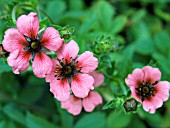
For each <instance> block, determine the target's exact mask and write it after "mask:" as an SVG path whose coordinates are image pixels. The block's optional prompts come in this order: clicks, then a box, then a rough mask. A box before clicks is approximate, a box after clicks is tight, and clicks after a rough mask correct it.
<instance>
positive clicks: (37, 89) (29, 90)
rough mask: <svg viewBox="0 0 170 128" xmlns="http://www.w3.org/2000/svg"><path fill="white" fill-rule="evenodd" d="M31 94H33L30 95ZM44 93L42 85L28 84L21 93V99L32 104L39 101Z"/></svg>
mask: <svg viewBox="0 0 170 128" xmlns="http://www.w3.org/2000/svg"><path fill="white" fill-rule="evenodd" d="M30 94H31V96H30ZM42 95H43V88H42V85H32V86H30V85H29V86H26V87H25V88H24V89H23V90H22V92H21V94H20V95H19V97H20V99H19V100H20V101H22V102H24V103H26V104H32V103H35V102H36V101H38V100H39V99H40V98H41V97H42Z"/></svg>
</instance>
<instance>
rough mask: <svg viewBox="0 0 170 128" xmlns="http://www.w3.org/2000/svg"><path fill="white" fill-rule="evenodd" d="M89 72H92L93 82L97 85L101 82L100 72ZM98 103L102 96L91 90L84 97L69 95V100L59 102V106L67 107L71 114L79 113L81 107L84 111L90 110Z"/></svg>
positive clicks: (100, 101) (102, 79)
mask: <svg viewBox="0 0 170 128" xmlns="http://www.w3.org/2000/svg"><path fill="white" fill-rule="evenodd" d="M90 74H93V78H94V80H95V83H97V86H99V85H101V84H102V83H103V81H104V76H103V74H102V73H99V72H97V71H94V72H92V73H90ZM94 86H96V85H94ZM99 104H102V97H101V96H100V94H98V93H97V92H92V91H91V92H89V94H88V96H87V97H85V98H78V97H76V96H74V95H71V96H70V99H69V100H67V101H66V102H61V107H62V108H65V109H67V111H68V112H69V113H71V114H73V115H78V114H80V112H81V110H82V108H83V107H84V109H85V111H86V112H92V111H93V110H94V108H95V107H96V106H97V105H99Z"/></svg>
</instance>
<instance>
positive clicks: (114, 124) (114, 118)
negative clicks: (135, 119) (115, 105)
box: [107, 111, 131, 128]
mask: <svg viewBox="0 0 170 128" xmlns="http://www.w3.org/2000/svg"><path fill="white" fill-rule="evenodd" d="M130 121H131V114H130V115H128V114H125V113H124V112H123V111H118V112H112V113H111V114H110V115H109V116H108V118H107V128H124V127H127V126H128V124H129V123H130Z"/></svg>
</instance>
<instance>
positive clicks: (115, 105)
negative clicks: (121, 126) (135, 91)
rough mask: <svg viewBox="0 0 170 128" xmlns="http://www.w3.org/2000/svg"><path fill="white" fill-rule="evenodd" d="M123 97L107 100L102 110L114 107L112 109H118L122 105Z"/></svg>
mask: <svg viewBox="0 0 170 128" xmlns="http://www.w3.org/2000/svg"><path fill="white" fill-rule="evenodd" d="M123 102H124V99H122V98H115V99H113V100H111V101H109V102H107V103H106V104H105V105H104V106H103V108H102V109H103V110H107V109H110V108H112V109H114V110H120V109H121V107H122V105H123Z"/></svg>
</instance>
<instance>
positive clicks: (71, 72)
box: [46, 40, 98, 101]
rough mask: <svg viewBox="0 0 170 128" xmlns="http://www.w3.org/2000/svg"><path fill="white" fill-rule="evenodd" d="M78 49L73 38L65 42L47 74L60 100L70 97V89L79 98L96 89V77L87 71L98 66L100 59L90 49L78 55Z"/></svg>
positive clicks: (47, 78) (51, 88) (52, 90)
mask: <svg viewBox="0 0 170 128" xmlns="http://www.w3.org/2000/svg"><path fill="white" fill-rule="evenodd" d="M78 51H79V47H78V45H77V43H76V42H75V41H73V40H72V41H70V42H69V43H68V44H63V46H62V48H61V49H60V50H59V51H57V56H58V59H57V60H56V59H53V60H52V61H53V69H52V72H51V74H49V75H47V76H46V81H47V82H50V91H51V92H52V93H53V94H54V96H55V98H57V99H58V100H59V101H66V100H68V99H69V98H70V89H71V90H72V92H73V93H74V95H75V96H76V97H79V98H84V97H86V96H87V95H88V93H89V91H90V90H92V89H94V87H93V84H94V79H93V77H92V76H90V75H89V74H87V73H90V72H92V71H94V70H95V69H96V68H97V66H98V60H97V58H95V57H94V56H93V53H92V52H89V51H86V52H84V53H83V54H81V55H80V56H77V54H78ZM70 86H71V87H70Z"/></svg>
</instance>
